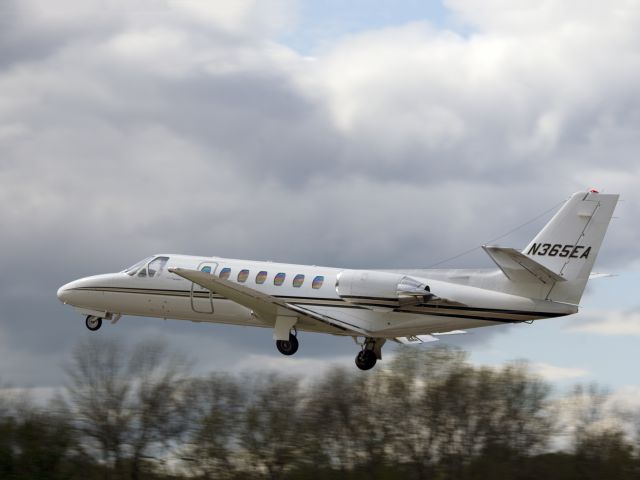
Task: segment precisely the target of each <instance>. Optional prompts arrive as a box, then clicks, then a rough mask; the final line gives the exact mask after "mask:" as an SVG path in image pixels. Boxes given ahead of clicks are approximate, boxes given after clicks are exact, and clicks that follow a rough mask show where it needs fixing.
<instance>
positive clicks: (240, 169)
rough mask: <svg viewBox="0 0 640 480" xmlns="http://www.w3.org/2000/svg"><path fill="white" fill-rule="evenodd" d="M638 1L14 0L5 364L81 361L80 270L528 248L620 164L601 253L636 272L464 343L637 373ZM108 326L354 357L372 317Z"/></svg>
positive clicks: (421, 258) (401, 258)
mask: <svg viewBox="0 0 640 480" xmlns="http://www.w3.org/2000/svg"><path fill="white" fill-rule="evenodd" d="M639 23H640V3H639V2H638V1H637V0H611V1H606V2H604V1H594V2H588V3H585V2H578V1H575V0H567V1H563V2H556V1H545V0H543V1H540V0H535V1H534V0H516V1H514V0H508V1H507V0H483V1H478V0H446V1H444V2H419V1H413V0H405V1H394V2H391V1H386V0H384V1H383V0H380V1H366V2H365V1H364V0H354V1H351V2H344V1H337V0H335V1H334V0H331V1H327V2H312V1H310V0H309V1H304V0H300V1H294V0H261V1H259V2H258V1H251V0H236V1H234V2H222V1H201V0H136V1H130V0H128V1H125V0H82V1H80V0H60V1H58V2H55V3H54V2H49V1H47V0H3V1H2V3H1V4H0V225H1V226H2V228H1V229H0V241H1V245H2V247H3V248H2V250H1V251H0V265H1V266H2V271H3V275H2V276H1V277H0V353H1V355H2V363H1V364H0V382H1V383H2V384H8V385H12V386H15V387H25V388H31V389H34V391H36V392H50V391H52V390H54V389H56V388H58V387H60V386H61V385H64V381H65V379H64V373H63V366H64V365H65V364H66V363H67V362H68V361H69V359H70V354H71V352H72V350H73V348H74V346H75V345H77V344H78V342H80V341H82V340H83V339H86V338H88V337H89V336H90V335H96V333H91V332H89V331H88V330H87V329H86V328H85V327H84V320H83V318H82V317H81V316H80V315H79V314H77V313H76V312H75V311H73V309H71V308H69V307H68V306H63V305H62V304H60V302H59V301H58V300H57V299H56V296H55V293H56V290H57V288H58V287H59V286H60V285H62V284H64V283H67V282H68V281H71V280H73V279H76V278H79V277H82V276H87V275H91V274H96V273H104V272H113V271H119V270H122V269H124V268H125V267H127V266H128V265H131V264H133V263H135V262H136V261H138V260H140V259H142V258H144V257H146V256H148V255H150V254H154V253H160V252H168V253H184V254H197V255H216V256H222V257H231V258H248V259H256V260H262V259H265V260H266V259H268V260H274V261H283V262H292V263H304V264H315V265H327V266H336V267H351V268H401V267H428V266H431V265H434V264H438V263H440V262H441V261H443V260H447V259H449V258H451V257H454V256H456V255H457V254H459V253H460V252H465V251H467V250H470V249H473V248H474V247H478V246H480V245H482V244H483V243H486V242H489V241H492V240H493V239H496V238H498V237H500V238H499V241H497V242H495V243H499V244H500V245H503V246H510V247H516V248H522V247H524V245H526V244H527V243H528V240H530V238H532V237H533V235H535V233H536V232H537V231H538V230H539V229H540V228H541V227H542V226H543V225H544V223H545V222H546V221H547V220H548V219H549V218H550V216H551V215H552V213H553V211H552V210H553V208H554V207H557V206H558V205H559V204H560V203H561V202H562V201H563V200H565V199H567V198H568V197H569V196H570V194H571V193H573V192H575V191H578V190H584V189H587V188H591V187H597V188H599V189H600V190H601V191H603V192H607V193H620V194H621V199H622V202H621V203H620V204H619V206H618V209H617V211H616V218H615V219H614V220H613V222H612V224H611V227H610V230H609V232H608V235H607V237H606V239H605V243H604V246H603V248H602V251H601V254H600V256H599V258H598V261H597V263H596V270H598V271H602V272H608V273H613V274H615V275H616V276H614V277H610V278H603V279H599V280H597V281H593V282H592V283H591V284H590V285H589V287H588V290H587V292H586V294H585V296H584V298H583V305H582V309H581V312H580V313H579V314H577V315H575V316H572V317H568V318H565V319H554V320H545V321H540V322H535V323H534V324H532V325H513V326H500V327H490V328H485V329H479V330H473V331H470V332H469V334H468V335H466V336H460V337H456V338H447V339H446V340H443V341H442V342H441V343H448V344H451V345H459V346H461V347H463V348H465V349H468V350H469V351H470V359H471V361H473V362H474V363H477V364H486V365H493V366H500V365H504V364H505V363H506V362H509V361H513V360H516V359H525V360H527V361H528V362H530V364H531V366H532V368H533V369H534V370H535V371H536V372H537V373H539V374H540V375H542V376H543V377H544V378H546V379H548V380H549V381H550V382H552V383H553V384H554V385H557V387H558V388H559V389H563V388H567V387H568V386H569V385H571V384H573V383H575V382H598V383H601V384H603V385H606V386H608V387H609V388H611V389H612V390H613V391H616V392H622V393H624V394H626V395H627V397H628V398H631V397H635V398H638V397H640V395H638V394H639V393H640V384H639V383H638V377H637V374H636V368H635V365H637V364H638V363H640V349H638V348H637V344H638V342H639V341H640V302H639V300H638V296H637V293H636V291H637V286H638V285H639V281H640V261H639V256H638V254H637V245H638V243H639V242H638V230H637V228H636V224H635V222H634V219H635V218H638V214H639V213H640V193H639V192H638V191H637V188H636V185H637V183H638V179H639V176H638V172H639V166H640V165H639V164H638V161H637V155H638V152H639V151H640V148H639V147H640V136H639V135H638V132H640V96H639V95H638V87H637V86H638V85H640V31H639V30H638V29H637V25H638V24H639ZM545 212H546V213H545ZM532 219H536V220H535V221H532V222H531V223H528V222H529V221H530V220H532ZM523 224H526V225H525V226H524V227H522V228H519V229H516V230H515V231H514V232H513V233H511V234H509V235H506V236H503V234H505V233H506V232H510V231H512V230H513V229H514V228H515V227H518V226H520V225H523ZM441 266H452V267H488V266H491V263H490V260H489V259H488V258H486V256H485V255H484V254H483V252H482V251H480V250H479V249H475V250H472V251H471V252H470V253H469V254H468V255H464V256H462V257H459V258H455V259H453V260H449V261H445V262H444V263H443V264H441ZM97 335H102V336H105V337H115V338H119V339H122V341H123V342H135V341H137V340H142V339H148V338H158V339H164V340H166V341H167V342H168V343H169V344H170V345H171V347H173V348H175V349H176V350H179V351H183V352H188V353H189V354H190V355H192V356H193V357H194V359H195V360H196V361H197V368H198V369H199V370H200V371H203V372H204V371H211V370H222V371H231V372H239V371H244V370H254V369H260V368H267V369H273V370H277V371H282V372H291V373H296V374H300V375H303V376H312V375H316V374H318V373H319V372H322V371H324V370H325V369H326V368H327V367H328V366H330V365H335V364H339V365H344V366H347V367H348V368H355V366H354V365H353V357H354V356H355V353H356V348H355V345H354V344H353V342H352V341H351V339H349V338H338V337H330V336H323V335H318V334H304V335H303V336H302V338H301V348H300V350H299V352H298V353H297V354H296V355H295V357H292V358H284V357H282V356H281V355H280V354H279V353H278V352H277V351H276V350H275V348H274V345H273V341H272V339H271V332H270V331H267V330H262V329H249V328H241V327H233V326H221V325H202V324H193V323H190V322H177V321H161V320H154V319H146V318H134V317H126V318H123V319H122V320H121V321H120V322H119V323H118V324H117V325H114V326H112V325H105V326H104V327H103V328H102V329H101V330H100V331H99V332H97ZM394 348H395V347H394V346H389V345H388V346H386V347H385V355H392V354H393V350H394ZM382 363H384V360H383V362H382Z"/></svg>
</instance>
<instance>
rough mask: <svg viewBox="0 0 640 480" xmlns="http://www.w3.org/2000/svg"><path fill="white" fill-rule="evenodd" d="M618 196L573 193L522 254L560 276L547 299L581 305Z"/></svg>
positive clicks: (593, 191) (595, 192) (591, 192)
mask: <svg viewBox="0 0 640 480" xmlns="http://www.w3.org/2000/svg"><path fill="white" fill-rule="evenodd" d="M618 197H619V195H614V194H601V193H598V192H597V191H595V190H592V191H590V192H578V193H574V194H573V195H572V196H571V198H570V199H569V200H568V201H567V202H566V203H565V204H564V206H563V207H562V208H561V209H560V210H559V211H558V213H556V214H555V215H554V217H553V218H552V219H551V220H550V221H549V223H547V225H545V227H544V228H543V229H542V230H541V231H540V233H538V235H536V237H535V238H534V239H533V240H532V241H531V243H530V244H529V245H527V247H526V248H525V249H524V250H523V251H522V254H524V255H525V256H526V257H528V258H529V259H530V260H533V261H534V262H536V263H537V264H540V265H542V266H543V267H545V268H546V269H548V270H549V271H550V272H553V273H555V274H557V275H558V276H559V277H561V278H558V279H557V280H558V281H555V282H554V283H553V286H552V287H551V289H550V291H549V292H548V294H547V296H546V298H547V299H548V300H553V301H557V302H566V303H572V304H576V305H577V304H578V303H579V302H580V298H581V297H582V293H583V292H584V289H585V286H586V285H587V281H588V280H589V274H590V273H591V270H592V268H593V264H594V262H595V261H596V257H597V256H598V251H599V250H600V245H602V240H603V239H604V235H605V233H606V231H607V227H608V226H609V221H610V220H611V217H612V216H613V211H614V210H615V208H616V204H617V202H618Z"/></svg>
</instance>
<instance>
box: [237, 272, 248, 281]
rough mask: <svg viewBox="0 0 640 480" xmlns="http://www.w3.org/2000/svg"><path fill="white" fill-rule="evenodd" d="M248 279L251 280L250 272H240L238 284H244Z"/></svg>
mask: <svg viewBox="0 0 640 480" xmlns="http://www.w3.org/2000/svg"><path fill="white" fill-rule="evenodd" d="M247 278H249V270H240V272H239V273H238V282H239V283H244V282H246V281H247Z"/></svg>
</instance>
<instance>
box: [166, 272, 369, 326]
mask: <svg viewBox="0 0 640 480" xmlns="http://www.w3.org/2000/svg"><path fill="white" fill-rule="evenodd" d="M169 271H170V272H171V273H174V274H176V275H179V276H180V277H182V278H186V279H187V280H189V281H191V282H193V283H196V284H198V285H200V286H201V287H203V288H206V289H207V290H210V291H212V292H214V293H217V294H219V295H222V296H223V297H226V298H228V299H229V300H231V301H233V302H236V303H237V304H239V305H242V306H243V307H246V308H248V309H250V310H252V311H253V312H254V313H255V314H256V315H258V316H259V317H260V318H262V319H264V320H269V321H273V322H274V323H277V321H278V319H279V318H280V317H286V318H289V319H291V318H293V317H297V318H304V319H306V320H309V321H312V322H320V323H322V324H324V325H329V326H331V327H334V328H337V329H339V330H341V331H343V332H345V333H348V334H353V335H364V336H367V337H371V336H373V335H372V334H371V332H370V331H369V330H367V329H366V328H364V327H365V326H363V325H358V324H356V323H354V322H353V321H352V320H351V319H341V318H339V317H338V316H337V315H331V316H329V315H326V314H324V313H319V312H314V311H312V310H309V309H308V308H305V307H303V306H300V305H295V304H292V303H289V302H286V301H284V300H282V299H280V298H278V297H274V296H273V295H267V294H266V293H264V292H260V291H258V290H256V289H254V288H250V287H247V286H245V285H240V284H238V283H235V282H231V281H229V280H223V279H221V278H218V277H215V276H213V275H211V274H210V273H206V272H200V271H198V270H190V269H186V268H170V269H169ZM291 326H292V325H291ZM276 329H278V326H277V324H276ZM286 332H287V335H288V329H287V330H286Z"/></svg>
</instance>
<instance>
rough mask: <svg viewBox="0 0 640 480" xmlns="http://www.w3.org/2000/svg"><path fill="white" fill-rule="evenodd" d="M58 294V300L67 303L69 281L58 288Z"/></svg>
mask: <svg viewBox="0 0 640 480" xmlns="http://www.w3.org/2000/svg"><path fill="white" fill-rule="evenodd" d="M56 295H57V296H58V300H60V301H61V302H62V303H67V301H68V300H69V284H68V283H67V284H65V285H63V286H61V287H60V288H59V289H58V293H57V294H56Z"/></svg>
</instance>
